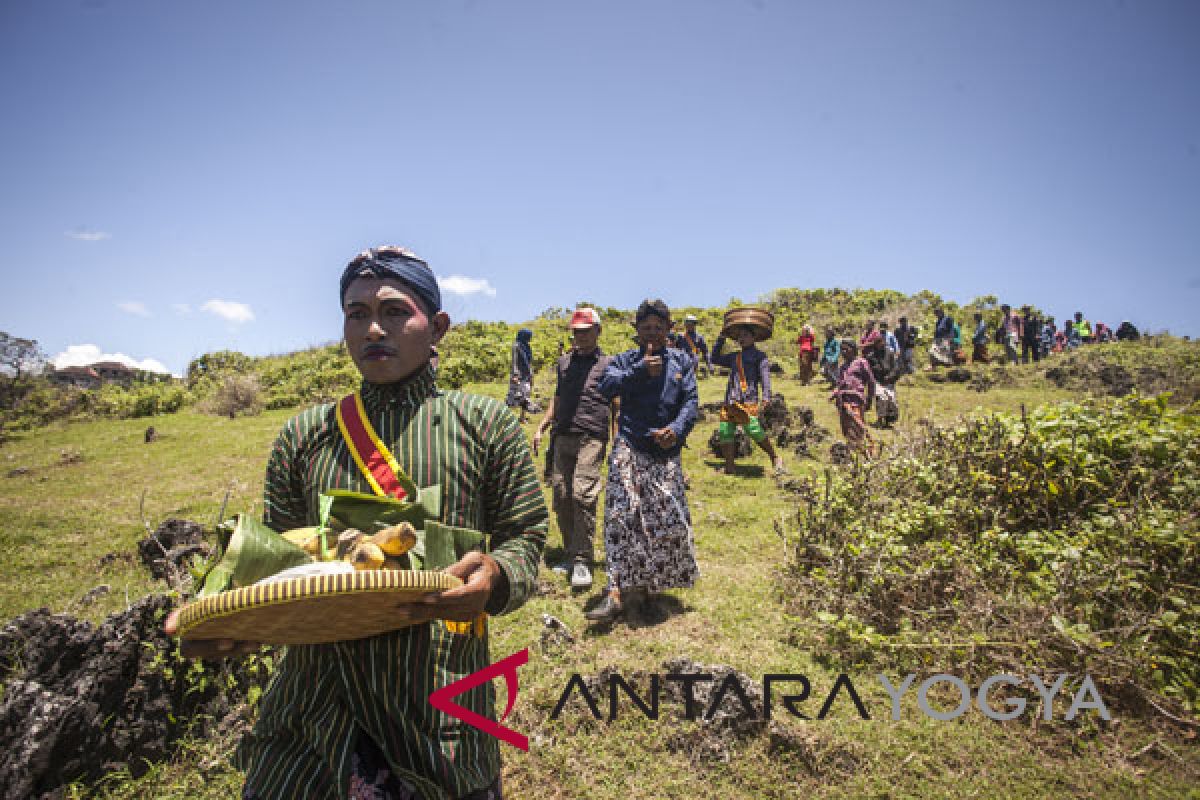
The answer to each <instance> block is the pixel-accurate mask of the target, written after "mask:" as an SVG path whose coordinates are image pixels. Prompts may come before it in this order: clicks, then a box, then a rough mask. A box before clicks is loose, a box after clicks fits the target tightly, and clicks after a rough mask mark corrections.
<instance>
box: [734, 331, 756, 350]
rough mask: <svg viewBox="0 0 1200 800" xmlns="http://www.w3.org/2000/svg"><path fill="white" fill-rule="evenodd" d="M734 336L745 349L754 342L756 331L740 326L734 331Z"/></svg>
mask: <svg viewBox="0 0 1200 800" xmlns="http://www.w3.org/2000/svg"><path fill="white" fill-rule="evenodd" d="M733 338H734V339H736V340H737V343H738V345H740V346H741V347H742V349H743V350H744V349H745V348H747V347H750V346H751V345H753V344H754V331H752V330H750V329H749V328H738V329H737V330H736V331H734V332H733Z"/></svg>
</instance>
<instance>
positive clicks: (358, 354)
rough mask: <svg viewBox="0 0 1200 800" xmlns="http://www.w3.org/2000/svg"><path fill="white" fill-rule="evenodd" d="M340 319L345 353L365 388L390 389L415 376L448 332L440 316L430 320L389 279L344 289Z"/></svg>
mask: <svg viewBox="0 0 1200 800" xmlns="http://www.w3.org/2000/svg"><path fill="white" fill-rule="evenodd" d="M342 313H343V315H344V316H343V321H342V335H343V337H344V338H345V340H346V349H347V350H349V351H350V358H351V359H352V360H353V361H354V366H356V367H358V371H359V372H361V373H362V376H363V377H364V378H366V379H367V380H368V381H370V382H371V383H395V382H396V381H401V380H404V379H405V378H408V377H410V376H411V375H413V374H414V373H416V372H417V370H419V369H421V368H422V367H423V366H425V364H426V363H428V362H429V357H430V355H431V354H432V350H433V346H434V345H436V344H437V343H438V342H440V341H441V340H442V336H444V335H445V333H446V330H447V328H449V327H450V317H448V316H447V315H446V312H444V311H439V312H437V313H436V314H434V315H432V316H430V315H429V314H428V313H427V312H426V311H425V310H424V309H423V308H422V307H421V304H420V302H419V301H418V300H417V299H416V297H415V296H414V295H413V294H412V293H411V290H410V289H409V288H408V287H407V286H405V285H404V284H403V283H401V282H400V281H397V280H394V279H392V278H356V279H355V280H354V281H352V282H351V283H350V285H349V286H348V287H347V288H346V297H345V299H344V300H343V303H342Z"/></svg>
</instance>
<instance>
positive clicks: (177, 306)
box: [171, 303, 192, 315]
mask: <svg viewBox="0 0 1200 800" xmlns="http://www.w3.org/2000/svg"><path fill="white" fill-rule="evenodd" d="M171 310H172V311H174V312H175V313H176V314H181V315H182V314H190V313H192V307H191V306H190V305H188V304H187V303H171Z"/></svg>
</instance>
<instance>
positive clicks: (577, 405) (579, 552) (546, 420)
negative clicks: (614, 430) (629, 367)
mask: <svg viewBox="0 0 1200 800" xmlns="http://www.w3.org/2000/svg"><path fill="white" fill-rule="evenodd" d="M571 339H572V345H573V346H572V348H571V351H570V352H569V353H566V354H565V355H562V356H560V357H559V359H558V363H557V364H556V366H555V374H556V375H557V379H558V383H557V385H556V388H555V390H554V399H553V400H551V401H550V407H549V408H547V409H546V415H545V416H544V417H542V421H541V424H539V425H538V429H537V431H536V432H535V433H534V434H533V453H534V455H537V452H538V447H539V446H540V445H541V443H542V437H543V436H544V435H545V433H546V429H547V428H550V427H551V425H553V426H554V427H553V431H554V470H553V473H552V477H551V485H552V486H553V488H554V512H555V515H556V516H557V517H558V527H559V530H561V531H562V537H563V549H564V550H566V556H567V560H566V564H565V565H564V567H563V571H564V572H566V571H568V570H569V574H570V581H571V588H572V589H580V590H582V589H590V588H591V586H592V563H593V561H594V560H595V544H594V541H595V538H596V504H597V502H598V501H599V499H600V467H601V465H603V464H604V451H605V450H606V449H607V447H608V435H609V431H610V428H611V424H612V415H611V413H610V404H609V401H608V399H607V398H606V397H604V396H603V395H602V394H600V391H599V389H598V388H597V386H598V384H599V382H600V377H601V376H602V375H604V370H605V369H606V368H607V367H608V364H609V362H610V361H612V359H611V358H609V357H608V356H606V355H604V352H603V351H602V350H601V349H600V348H599V346H598V343H599V340H600V315H599V314H598V313H596V310H595V309H594V308H579V309H576V311H575V313H574V314H572V315H571ZM555 569H556V570H557V567H556V568H555Z"/></svg>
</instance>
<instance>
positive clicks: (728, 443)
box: [713, 308, 786, 475]
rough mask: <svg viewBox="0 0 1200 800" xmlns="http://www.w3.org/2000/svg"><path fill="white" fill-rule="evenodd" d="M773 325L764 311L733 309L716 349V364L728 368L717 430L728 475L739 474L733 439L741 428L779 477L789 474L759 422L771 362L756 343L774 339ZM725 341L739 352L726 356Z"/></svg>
mask: <svg viewBox="0 0 1200 800" xmlns="http://www.w3.org/2000/svg"><path fill="white" fill-rule="evenodd" d="M773 322H774V320H772V319H771V316H770V314H769V313H767V312H765V311H760V310H758V309H745V308H743V309H734V310H733V311H730V312H729V313H727V314H726V315H725V328H724V329H723V330H722V331H721V335H720V336H718V337H717V342H716V344H715V345H714V346H713V363H714V364H718V365H720V366H722V367H728V368H729V384H728V385H727V386H726V388H725V405H724V406H722V407H721V424H720V426H719V427H718V428H717V434H718V436H719V438H720V440H721V454H722V455H723V456H724V457H725V474H726V475H733V474H734V472H735V471H736V465H735V464H734V459H735V456H736V452H735V444H734V436H735V435H736V430H737V426H739V425H741V426H742V429H743V430H744V431H745V432H746V435H747V436H749V437H750V439H751V440H752V441H753V442H754V443H755V444H757V445H758V446H759V447H761V448H762V449H763V452H765V453H766V454H767V456H768V457H769V458H770V459H771V464H772V465H773V466H774V467H775V472H776V473H777V474H778V473H783V472H785V471H786V470H785V468H784V466H783V458H782V457H781V456H780V455H779V454H778V453H776V452H775V446H774V445H773V444H771V440H770V439H769V438H768V437H767V432H766V431H764V430H763V427H762V425H761V424H760V423H759V421H758V410H759V409H760V408H761V407H762V406H765V405H766V404H767V403H769V402H771V362H770V359H768V358H767V354H766V353H764V352H763V351H762V350H759V349H758V348H757V347H756V346H755V343H756V342H758V341H759V340H760V339H766V338H768V337H769V336H770V335H771V327H770V325H771V324H772V323H773ZM726 337H731V338H733V339H734V341H736V342H737V343H738V347H739V348H740V349H739V350H738V351H736V352H733V353H725V352H723V350H724V349H725V339H726ZM760 401H761V404H760Z"/></svg>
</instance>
